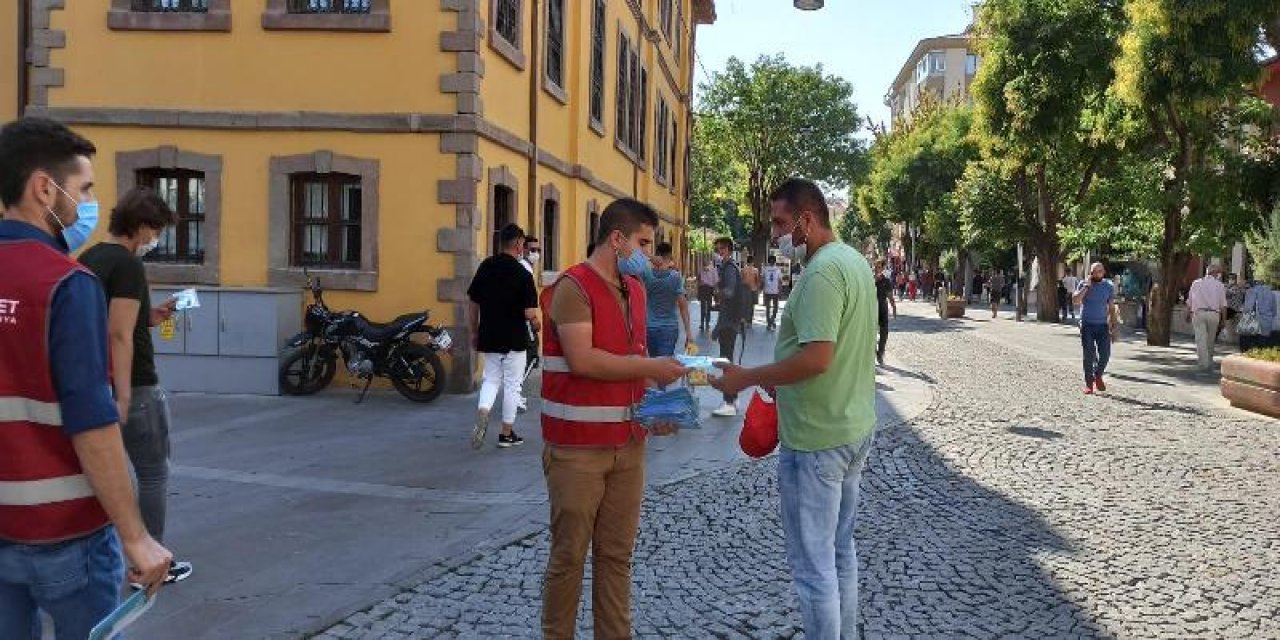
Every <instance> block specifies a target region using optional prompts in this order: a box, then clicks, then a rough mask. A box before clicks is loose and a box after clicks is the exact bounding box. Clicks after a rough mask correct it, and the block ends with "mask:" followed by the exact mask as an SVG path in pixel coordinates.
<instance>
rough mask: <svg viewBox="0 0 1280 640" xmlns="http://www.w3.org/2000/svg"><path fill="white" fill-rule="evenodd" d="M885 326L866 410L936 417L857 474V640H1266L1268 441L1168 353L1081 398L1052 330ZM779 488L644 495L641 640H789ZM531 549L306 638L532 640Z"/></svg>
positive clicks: (450, 576) (746, 479) (524, 546)
mask: <svg viewBox="0 0 1280 640" xmlns="http://www.w3.org/2000/svg"><path fill="white" fill-rule="evenodd" d="M902 306H903V311H904V317H903V318H902V319H901V320H899V321H897V322H896V324H895V326H894V334H893V336H892V337H891V339H890V352H891V356H890V359H891V362H890V365H891V366H890V367H889V368H888V369H887V370H886V372H885V375H884V376H883V377H882V380H881V391H888V390H891V389H892V387H893V385H895V384H911V383H918V382H919V381H924V382H927V383H929V384H930V385H931V387H932V396H931V397H932V401H931V402H930V403H929V404H928V406H927V407H926V408H925V409H924V410H923V412H921V413H918V414H917V415H914V416H908V418H909V419H905V420H893V419H888V420H885V421H884V424H883V425H882V427H881V431H880V433H879V434H878V436H877V442H876V446H875V449H874V451H873V454H872V457H871V460H870V463H869V466H868V470H867V472H866V475H865V476H864V480H863V492H864V494H863V495H864V502H863V507H862V510H861V514H862V520H861V522H860V526H859V529H858V536H857V537H858V547H859V555H860V563H861V566H862V571H863V573H862V614H863V622H864V627H865V631H866V634H867V636H868V637H871V638H891V637H937V638H955V637H981V638H990V637H1018V638H1041V637H1055V638H1058V637H1086V638H1092V637H1132V638H1152V637H1167V638H1183V637H1197V638H1201V637H1229V638H1277V637H1280V424H1278V423H1277V422H1275V421H1272V420H1268V419H1264V418H1259V417H1254V416H1251V415H1249V414H1244V413H1241V412H1237V411H1235V410H1232V409H1229V408H1226V407H1225V405H1223V404H1222V403H1221V400H1220V399H1216V400H1215V399H1214V396H1213V394H1212V393H1211V387H1210V386H1209V385H1211V384H1212V379H1206V378H1205V377H1204V376H1199V377H1197V376H1194V375H1183V374H1184V369H1185V366H1184V365H1185V364H1186V362H1187V358H1188V357H1190V356H1188V354H1187V353H1186V349H1185V345H1184V346H1183V347H1181V348H1174V349H1169V350H1164V351H1163V352H1161V354H1160V356H1159V358H1157V359H1155V360H1152V359H1144V358H1143V357H1141V356H1142V354H1144V353H1148V351H1147V350H1146V348H1145V347H1141V346H1138V345H1135V344H1133V343H1132V342H1131V341H1130V342H1128V343H1126V344H1122V345H1119V348H1118V349H1117V353H1118V354H1119V356H1120V361H1118V362H1117V363H1116V367H1115V369H1116V371H1117V375H1116V377H1114V378H1113V379H1112V381H1111V384H1112V390H1111V391H1110V392H1109V393H1107V394H1105V395H1102V396H1097V397H1085V396H1083V395H1082V394H1081V393H1080V386H1079V381H1078V378H1079V377H1080V374H1079V372H1078V364H1077V361H1076V360H1075V359H1074V357H1073V354H1075V353H1077V352H1078V348H1079V347H1078V344H1079V343H1078V338H1074V337H1073V334H1072V332H1071V330H1070V329H1068V328H1065V327H1049V326H1040V325H1034V324H1030V323H1022V324H1015V323H1013V322H1008V321H1004V320H1000V321H995V322H990V321H981V320H977V319H974V320H962V321H954V322H949V323H943V322H941V321H939V320H937V318H936V316H934V317H929V316H928V314H929V312H930V308H929V307H928V306H927V305H923V304H904V305H902ZM971 315H975V316H977V315H981V314H975V313H972V312H971ZM1158 360H1163V362H1160V361H1158ZM775 471H776V462H775V460H774V459H768V460H765V461H762V462H743V463H740V464H738V465H736V466H732V467H729V468H721V469H719V470H711V471H708V472H705V473H702V474H699V475H696V476H693V477H691V478H689V479H685V480H681V481H678V482H672V483H668V484H664V485H661V486H655V487H652V488H651V490H650V492H649V494H648V496H647V499H646V503H645V508H644V516H643V520H642V528H641V536H640V541H639V544H638V549H637V553H636V566H635V582H636V588H635V594H634V595H635V598H634V600H635V603H634V606H635V625H636V631H637V634H638V635H640V636H643V637H655V638H677V637H680V638H708V637H722V638H729V637H734V638H737V637H750V638H773V637H800V636H802V632H800V631H799V630H798V626H799V621H798V616H797V613H796V611H795V608H794V604H793V597H792V595H791V586H790V581H789V577H788V574H787V570H786V563H785V560H784V558H783V551H782V538H781V531H780V526H779V522H778V516H777V513H776V508H777V493H776V484H775V480H774V474H775ZM546 553H547V535H546V533H545V531H538V532H536V533H531V534H525V535H523V536H521V537H519V538H517V539H513V540H511V541H509V542H508V543H506V544H503V545H498V546H495V547H494V548H491V549H487V550H481V551H480V552H478V553H471V554H464V555H462V556H460V557H458V558H455V559H453V560H451V561H448V562H442V563H438V564H437V565H436V566H435V567H434V568H433V569H432V570H431V571H429V572H428V573H425V574H423V576H422V579H423V581H422V582H421V583H420V584H417V585H413V586H409V587H408V588H406V589H405V590H404V591H403V592H402V593H400V594H398V595H395V596H393V597H392V598H390V599H388V600H386V601H385V602H382V603H380V604H377V605H375V606H373V607H372V608H370V609H368V610H366V611H363V612H360V613H357V614H355V615H353V616H351V617H350V618H348V619H346V620H345V621H344V622H342V623H340V624H338V625H336V626H334V627H332V628H331V629H329V630H327V631H325V632H324V633H322V634H321V635H320V636H319V637H322V638H344V639H345V638H446V637H476V638H492V637H529V636H536V635H537V620H538V616H539V606H540V602H539V598H540V595H539V594H540V585H541V575H540V573H541V570H542V568H543V564H544V560H545V557H546ZM589 588H590V587H589V586H588V587H587V589H588V592H589ZM589 600H590V598H589V597H584V607H589ZM580 630H581V632H582V633H583V634H589V630H590V612H589V611H584V612H583V616H582V617H581V618H580ZM585 637H590V636H589V635H586V636H585Z"/></svg>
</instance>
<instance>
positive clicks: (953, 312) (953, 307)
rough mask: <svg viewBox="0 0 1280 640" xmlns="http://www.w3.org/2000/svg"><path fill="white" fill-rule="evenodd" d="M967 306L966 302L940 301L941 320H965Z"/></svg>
mask: <svg viewBox="0 0 1280 640" xmlns="http://www.w3.org/2000/svg"><path fill="white" fill-rule="evenodd" d="M966 306H967V304H966V303H965V301H964V300H942V299H939V300H938V317H939V318H963V317H964V311H965V308H966Z"/></svg>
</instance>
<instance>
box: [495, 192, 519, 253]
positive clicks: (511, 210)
mask: <svg viewBox="0 0 1280 640" xmlns="http://www.w3.org/2000/svg"><path fill="white" fill-rule="evenodd" d="M493 211H494V216H493V229H492V233H493V241H492V243H491V244H492V247H490V249H491V253H490V255H495V256H496V255H498V254H499V253H502V240H501V238H500V236H501V234H502V228H503V227H505V226H507V225H509V224H511V223H513V222H515V221H516V213H515V211H516V192H515V190H514V189H512V188H511V187H508V186H505V185H495V186H494V187H493Z"/></svg>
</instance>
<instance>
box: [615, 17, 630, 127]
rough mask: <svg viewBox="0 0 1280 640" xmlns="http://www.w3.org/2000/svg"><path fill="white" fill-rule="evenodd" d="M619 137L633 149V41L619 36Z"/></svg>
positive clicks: (621, 35) (624, 36)
mask: <svg viewBox="0 0 1280 640" xmlns="http://www.w3.org/2000/svg"><path fill="white" fill-rule="evenodd" d="M617 102H618V104H617V127H616V128H617V136H618V141H619V142H621V143H622V145H623V146H625V147H626V148H628V149H630V148H631V41H630V40H629V39H628V38H627V36H626V35H623V34H621V33H619V34H618V100H617Z"/></svg>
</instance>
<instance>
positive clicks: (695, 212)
mask: <svg viewBox="0 0 1280 640" xmlns="http://www.w3.org/2000/svg"><path fill="white" fill-rule="evenodd" d="M725 126H726V125H725V123H724V121H723V120H721V119H717V118H712V117H698V118H695V119H694V121H693V136H692V140H691V142H690V146H691V148H690V157H689V187H690V193H689V222H690V224H691V225H693V226H694V227H696V228H702V229H710V230H712V231H713V232H715V233H717V234H720V235H726V234H728V233H729V225H728V222H727V220H726V210H727V209H728V207H729V205H731V204H732V203H735V202H740V201H742V199H743V196H744V195H745V191H746V171H745V169H744V168H743V166H742V163H741V162H738V161H737V160H736V159H735V158H734V155H733V152H732V150H731V149H730V148H729V147H728V146H727V145H726V144H724V142H723V139H724V137H725V136H724V127H725Z"/></svg>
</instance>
